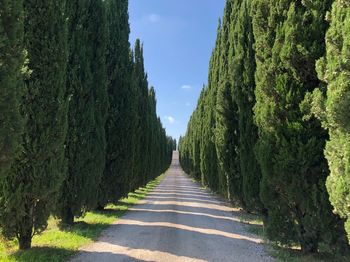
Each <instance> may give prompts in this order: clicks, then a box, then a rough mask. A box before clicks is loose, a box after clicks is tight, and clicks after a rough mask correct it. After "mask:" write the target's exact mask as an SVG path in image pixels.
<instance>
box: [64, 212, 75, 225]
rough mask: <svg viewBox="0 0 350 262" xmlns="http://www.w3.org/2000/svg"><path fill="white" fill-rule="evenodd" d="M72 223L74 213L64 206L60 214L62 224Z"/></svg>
mask: <svg viewBox="0 0 350 262" xmlns="http://www.w3.org/2000/svg"><path fill="white" fill-rule="evenodd" d="M73 223H74V215H73V212H72V210H71V209H70V208H69V207H68V208H66V210H65V212H64V214H63V216H62V224H63V225H69V226H72V225H73Z"/></svg>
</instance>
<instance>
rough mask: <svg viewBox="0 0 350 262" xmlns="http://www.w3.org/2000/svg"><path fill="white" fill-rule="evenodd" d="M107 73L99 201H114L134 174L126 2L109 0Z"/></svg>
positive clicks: (125, 190)
mask: <svg viewBox="0 0 350 262" xmlns="http://www.w3.org/2000/svg"><path fill="white" fill-rule="evenodd" d="M106 5H107V21H108V42H107V57H106V61H107V73H108V96H109V109H108V119H107V123H106V139H107V152H106V165H105V171H104V174H103V178H102V182H101V188H100V193H99V205H100V206H104V205H105V204H106V203H108V202H116V201H118V200H119V199H120V197H121V196H125V195H126V194H127V193H128V192H129V190H130V189H131V188H130V181H129V180H128V178H130V177H132V176H133V170H132V165H133V163H134V154H135V152H134V147H135V135H134V132H135V121H136V117H137V115H136V103H137V102H136V98H135V96H136V93H135V92H136V91H135V89H134V87H133V86H132V84H131V77H132V61H131V57H130V44H129V32H130V29H129V24H128V19H129V16H128V2H127V1H124V0H108V1H107V2H106Z"/></svg>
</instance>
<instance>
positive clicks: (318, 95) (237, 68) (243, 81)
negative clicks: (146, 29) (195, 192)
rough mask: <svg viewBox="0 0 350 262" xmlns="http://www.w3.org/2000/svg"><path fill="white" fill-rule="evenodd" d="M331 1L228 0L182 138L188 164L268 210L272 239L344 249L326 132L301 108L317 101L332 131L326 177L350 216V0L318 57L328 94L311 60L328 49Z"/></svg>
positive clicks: (252, 206) (253, 207)
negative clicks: (349, 60)
mask: <svg viewBox="0 0 350 262" xmlns="http://www.w3.org/2000/svg"><path fill="white" fill-rule="evenodd" d="M332 2H333V1H332V0H327V1H300V0H294V1H293V0H279V1H272V0H271V1H266V0H254V1H248V0H239V1H234V0H227V2H226V7H225V11H224V17H223V22H222V23H220V26H219V29H218V36H217V42H216V46H215V49H214V51H213V54H212V58H211V61H210V68H209V83H208V87H207V88H204V90H203V91H202V94H201V96H200V98H199V101H198V105H197V108H196V110H195V112H194V113H193V115H192V117H191V119H190V122H189V124H188V129H187V132H186V136H185V137H181V138H180V142H179V143H180V145H179V150H180V162H181V165H182V167H183V168H184V170H185V172H187V173H189V174H191V175H192V176H194V177H195V178H197V179H201V181H202V183H203V184H206V185H209V187H211V188H212V189H213V190H215V191H219V192H220V193H221V194H223V195H225V196H227V197H228V198H229V199H230V200H231V201H234V202H238V203H239V204H240V205H242V206H243V207H244V208H245V209H247V210H248V211H260V212H262V213H263V214H264V215H265V226H266V232H267V235H268V237H269V238H270V239H272V240H275V241H278V242H280V243H283V244H294V243H299V244H300V246H301V248H302V250H303V251H305V252H317V251H319V250H320V249H321V248H322V250H325V249H327V251H330V252H333V251H336V250H341V251H345V250H347V249H348V246H347V244H346V238H345V232H344V223H343V221H342V220H341V219H340V218H339V217H338V216H336V215H334V214H333V213H332V207H331V205H330V202H329V195H328V193H327V190H326V186H325V181H326V179H327V177H328V175H329V170H328V165H327V161H326V159H325V157H324V153H323V151H324V147H325V144H326V140H327V139H328V138H329V136H328V133H327V132H326V131H325V130H323V129H322V127H321V123H320V121H319V120H317V119H316V118H315V117H310V116H309V115H305V110H306V109H309V110H310V109H313V113H314V115H317V116H319V118H321V120H323V121H324V123H325V126H326V127H327V128H328V129H329V131H330V138H331V141H330V142H328V144H327V147H326V157H327V159H328V161H329V164H330V168H331V171H332V175H331V176H330V177H329V179H328V180H327V187H328V190H329V192H330V194H331V196H330V197H331V201H332V202H333V203H334V206H335V213H337V214H340V215H341V216H342V217H344V218H348V214H349V212H348V211H347V210H348V207H347V206H346V205H347V203H348V193H347V191H348V188H350V187H349V186H348V184H349V183H347V181H346V179H345V177H346V175H347V171H346V170H347V162H346V161H344V160H343V159H344V158H346V152H347V151H346V147H347V146H348V145H347V142H346V141H347V140H348V138H349V137H348V133H349V132H348V131H347V129H346V125H347V122H346V121H347V120H348V117H347V116H348V111H349V110H347V109H348V106H347V105H348V90H347V82H348V81H347V80H346V79H347V78H346V77H347V74H348V73H347V71H346V70H347V60H346V59H345V57H348V56H349V54H348V52H347V51H348V50H347V46H348V43H347V38H348V37H346V33H348V29H349V27H348V26H349V22H348V21H347V16H348V15H349V6H348V4H347V1H338V2H336V4H334V5H335V8H334V9H335V11H334V10H333V14H332V22H333V21H334V22H333V23H334V24H333V25H332V26H333V27H331V30H330V31H329V33H328V37H327V44H328V54H327V56H326V58H325V59H323V60H321V62H320V63H319V72H321V73H320V75H321V78H322V79H323V80H324V81H325V82H327V83H328V84H329V89H328V92H327V100H326V102H325V101H324V98H323V96H324V95H325V94H323V93H325V92H324V90H325V88H324V84H322V83H321V81H320V80H319V79H318V77H317V74H316V70H315V63H316V61H317V60H318V59H319V58H320V57H322V56H323V55H324V53H325V41H324V39H325V33H326V30H327V27H328V24H327V22H326V20H325V17H326V13H327V11H328V10H329V9H330V6H331V4H332ZM340 9H341V11H340ZM334 17H336V19H334ZM340 61H341V62H340ZM319 86H322V89H321V90H319V91H316V92H315V93H314V94H313V95H307V99H306V100H305V102H303V101H304V97H305V94H307V93H308V92H312V91H314V90H315V89H316V88H317V87H319ZM310 101H311V102H310ZM213 130H214V132H213ZM347 132H348V133H347ZM213 136H214V139H213ZM213 145H214V147H215V148H216V154H213V150H212V149H213ZM340 177H341V178H342V179H339V178H340Z"/></svg>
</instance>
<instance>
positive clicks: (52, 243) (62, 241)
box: [0, 175, 164, 262]
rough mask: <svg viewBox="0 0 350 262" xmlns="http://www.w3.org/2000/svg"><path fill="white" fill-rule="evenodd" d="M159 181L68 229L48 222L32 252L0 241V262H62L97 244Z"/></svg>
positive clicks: (55, 220)
mask: <svg viewBox="0 0 350 262" xmlns="http://www.w3.org/2000/svg"><path fill="white" fill-rule="evenodd" d="M163 178H164V175H162V176H160V177H158V178H157V179H155V180H153V181H151V182H150V183H148V184H147V186H146V187H144V188H140V189H138V190H136V191H135V192H133V193H129V195H128V197H127V198H124V199H122V200H121V201H119V203H118V205H109V206H107V207H106V209H105V210H104V211H94V212H89V213H87V214H86V216H85V217H83V218H81V219H78V220H77V221H76V223H74V226H72V227H70V228H67V229H64V230H62V229H60V228H59V221H58V220H57V219H55V218H50V220H49V225H48V228H47V230H45V231H44V232H43V233H42V234H40V235H37V236H34V238H33V244H32V246H33V248H31V249H30V250H25V251H18V250H17V246H18V243H17V241H16V240H13V241H6V240H4V239H2V238H0V261H9V262H12V261H26V262H31V261H33V262H40V261H45V262H46V261H50V262H51V261H53V262H56V261H66V260H67V259H68V258H69V257H70V256H72V255H74V254H75V253H76V252H77V251H78V249H79V248H80V247H81V246H83V245H86V244H88V243H90V242H93V241H95V240H97V238H98V237H99V236H100V234H101V232H102V231H103V230H104V229H106V228H107V227H108V226H109V225H110V224H112V223H113V222H114V221H115V220H117V219H118V218H119V217H121V216H122V215H123V214H124V213H125V212H126V211H127V210H128V208H129V207H130V206H132V205H134V204H136V203H137V202H138V201H139V200H140V199H143V198H144V197H145V196H146V195H147V194H148V193H149V192H150V191H152V190H153V189H154V188H155V187H156V186H157V185H158V184H159V183H160V181H161V180H162V179H163Z"/></svg>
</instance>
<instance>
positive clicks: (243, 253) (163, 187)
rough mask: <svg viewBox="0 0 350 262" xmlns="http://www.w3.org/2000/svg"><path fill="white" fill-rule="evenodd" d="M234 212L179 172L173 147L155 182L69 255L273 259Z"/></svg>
mask: <svg viewBox="0 0 350 262" xmlns="http://www.w3.org/2000/svg"><path fill="white" fill-rule="evenodd" d="M239 214H240V211H239V210H236V209H234V208H232V207H230V206H229V205H228V204H227V203H225V202H223V201H221V200H220V199H219V198H217V197H216V196H214V195H213V194H211V193H210V192H209V191H207V190H205V189H202V188H200V187H199V186H198V185H197V184H196V183H194V182H192V181H191V179H189V178H188V177H187V176H185V174H184V173H183V171H182V170H181V168H180V166H179V163H178V154H177V153H174V159H173V163H172V166H171V168H170V169H169V171H168V173H167V176H166V178H165V179H164V180H163V181H162V182H161V184H160V185H159V186H158V187H157V188H156V189H155V190H154V191H153V192H152V193H150V194H149V195H148V196H147V197H146V198H145V199H144V200H142V201H140V203H139V204H138V205H135V206H133V207H132V208H131V209H130V211H128V212H127V213H126V214H125V215H124V216H123V217H122V218H121V219H119V220H118V221H116V222H115V223H114V224H113V225H112V226H111V227H109V228H108V229H107V230H105V231H104V232H103V234H102V236H101V237H100V238H99V240H98V241H97V242H95V243H92V244H90V245H87V246H84V247H83V248H81V251H80V252H79V253H78V255H76V256H75V257H73V259H72V260H71V261H74V262H76V261H94V262H95V261H97V262H104V261H168V262H176V261H179V262H186V261H237V262H245V261H247V262H248V261H257V262H263V261H274V260H273V259H272V258H271V257H270V256H268V255H267V253H266V252H265V250H264V245H263V244H262V242H263V241H262V239H260V238H259V237H257V236H255V235H253V234H251V233H248V232H247V231H246V227H247V226H246V225H244V224H242V223H240V222H239V221H240V219H239Z"/></svg>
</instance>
